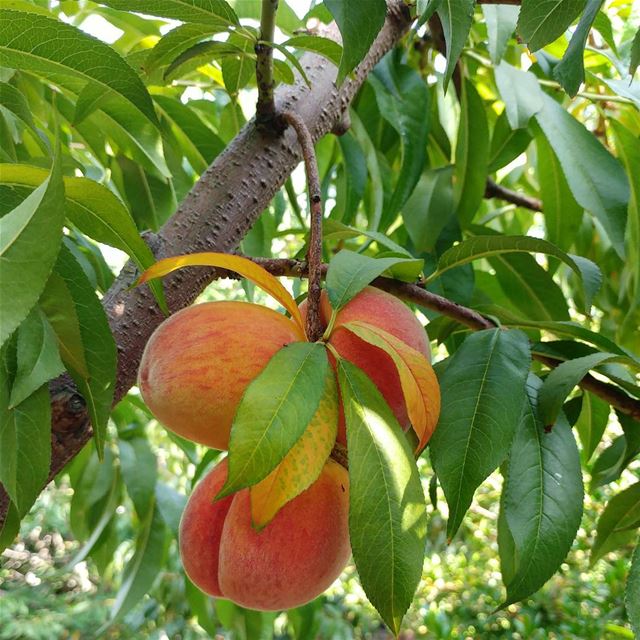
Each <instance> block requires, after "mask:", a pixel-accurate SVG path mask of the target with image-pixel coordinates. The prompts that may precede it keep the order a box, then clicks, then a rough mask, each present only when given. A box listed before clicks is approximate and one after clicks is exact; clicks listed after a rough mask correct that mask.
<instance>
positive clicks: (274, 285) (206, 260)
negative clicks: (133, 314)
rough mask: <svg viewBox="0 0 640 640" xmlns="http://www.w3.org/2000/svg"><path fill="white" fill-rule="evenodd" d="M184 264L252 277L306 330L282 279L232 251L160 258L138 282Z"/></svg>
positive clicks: (165, 273)
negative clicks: (225, 270) (215, 268)
mask: <svg viewBox="0 0 640 640" xmlns="http://www.w3.org/2000/svg"><path fill="white" fill-rule="evenodd" d="M182 267H217V268H219V269H228V270H229V271H235V272H236V273H237V274H239V275H241V276H242V277H243V278H247V280H251V282H253V283H254V284H256V285H258V286H259V287H260V288H261V289H263V290H264V291H266V292H267V293H268V294H270V295H271V296H273V297H274V298H275V299H276V300H277V301H278V302H279V303H280V304H281V305H282V306H283V307H284V308H285V309H286V310H287V311H288V312H289V313H290V314H291V317H292V319H293V321H294V322H295V323H296V324H297V325H298V326H299V327H300V329H301V330H302V333H303V334H304V323H303V321H302V316H301V315H300V310H299V309H298V305H297V304H296V302H295V300H294V299H293V297H292V296H291V294H290V293H289V292H288V291H287V290H286V289H285V288H284V286H283V285H282V283H281V282H280V281H279V280H278V279H277V278H275V277H274V276H272V275H271V274H270V273H269V272H268V271H267V270H266V269H263V268H262V267H261V266H260V265H257V264H256V263H255V262H252V261H251V260H248V259H247V258H244V257H242V256H236V255H234V254H232V253H213V252H210V251H209V252H203V253H190V254H187V255H183V256H173V257H171V258H163V259H162V260H158V262H156V263H155V264H154V265H153V266H152V267H149V268H148V269H147V270H146V271H145V272H144V273H143V274H142V275H141V276H140V278H138V282H137V283H136V284H138V285H139V284H143V283H145V282H148V281H149V280H153V279H154V278H161V277H163V276H166V275H168V274H169V273H171V272H172V271H175V270H176V269H181V268H182Z"/></svg>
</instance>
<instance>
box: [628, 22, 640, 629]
mask: <svg viewBox="0 0 640 640" xmlns="http://www.w3.org/2000/svg"><path fill="white" fill-rule="evenodd" d="M639 65H640V29H638V30H637V31H636V35H635V36H634V38H633V44H632V45H631V55H630V57H629V75H630V76H631V77H633V76H635V75H636V71H637V70H638V66H639ZM637 555H638V553H637V551H636V556H637ZM639 626H640V625H639Z"/></svg>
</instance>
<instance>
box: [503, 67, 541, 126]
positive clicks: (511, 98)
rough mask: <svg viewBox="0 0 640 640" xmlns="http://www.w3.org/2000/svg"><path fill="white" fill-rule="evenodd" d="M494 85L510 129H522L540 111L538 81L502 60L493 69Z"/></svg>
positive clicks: (528, 73) (530, 74)
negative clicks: (501, 100)
mask: <svg viewBox="0 0 640 640" xmlns="http://www.w3.org/2000/svg"><path fill="white" fill-rule="evenodd" d="M495 75H496V84H497V85H498V89H499V90H500V95H501V97H502V99H503V101H504V104H505V109H506V112H507V118H508V119H509V124H510V125H511V128H512V129H522V128H524V127H526V126H527V125H528V124H529V120H530V119H531V118H532V117H533V116H534V115H535V114H536V113H538V111H540V109H542V105H543V102H542V95H543V94H542V89H541V88H540V85H539V84H538V79H537V78H536V77H535V76H534V75H533V73H531V72H529V71H522V70H520V69H517V68H516V67H513V66H512V65H510V64H509V63H508V62H505V61H504V60H503V61H502V62H501V63H500V64H499V65H498V66H497V67H496V68H495Z"/></svg>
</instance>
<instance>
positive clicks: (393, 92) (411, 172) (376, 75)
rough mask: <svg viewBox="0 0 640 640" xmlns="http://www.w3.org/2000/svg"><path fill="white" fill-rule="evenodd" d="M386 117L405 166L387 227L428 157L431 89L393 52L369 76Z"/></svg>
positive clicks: (386, 212) (390, 204)
mask: <svg viewBox="0 0 640 640" xmlns="http://www.w3.org/2000/svg"><path fill="white" fill-rule="evenodd" d="M369 81H370V82H371V84H372V86H373V88H374V90H375V94H376V100H377V103H378V109H379V110H380V113H381V114H382V117H383V118H384V119H385V120H386V121H387V122H388V123H389V124H390V125H391V126H392V127H393V128H394V129H395V130H396V131H397V132H398V135H399V136H400V140H401V145H400V146H401V159H402V160H401V162H402V164H401V166H400V169H399V172H398V173H399V175H398V180H397V182H396V185H395V188H394V191H393V194H392V195H391V199H390V200H389V202H388V203H387V205H386V207H385V209H384V211H383V227H385V228H386V227H387V226H388V225H389V224H391V223H392V222H393V220H394V219H395V217H396V214H397V213H398V211H399V210H400V209H401V208H402V206H403V205H404V203H405V202H406V201H407V199H408V198H409V196H410V195H411V193H412V191H413V190H414V188H415V186H416V184H417V182H418V180H419V179H420V174H421V173H422V169H423V167H424V165H425V162H426V160H427V140H428V137H429V91H428V89H427V85H426V84H425V82H424V80H423V79H422V77H421V76H420V74H419V73H418V72H417V71H414V70H413V69H412V68H411V67H408V66H406V65H394V64H392V59H391V58H390V57H389V56H386V57H385V58H383V60H382V61H381V62H380V63H379V64H378V65H377V66H376V68H375V70H374V72H373V73H372V74H371V75H370V76H369Z"/></svg>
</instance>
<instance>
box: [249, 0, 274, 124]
mask: <svg viewBox="0 0 640 640" xmlns="http://www.w3.org/2000/svg"><path fill="white" fill-rule="evenodd" d="M277 11H278V0H262V14H261V16H260V40H259V42H258V44H256V46H255V52H256V81H257V85H258V101H257V103H256V122H257V124H258V126H259V127H264V128H266V127H268V126H269V125H271V124H273V123H274V122H275V117H276V103H275V99H274V94H273V87H274V82H273V47H272V46H271V44H270V43H271V42H273V37H274V34H275V29H276V12H277Z"/></svg>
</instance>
